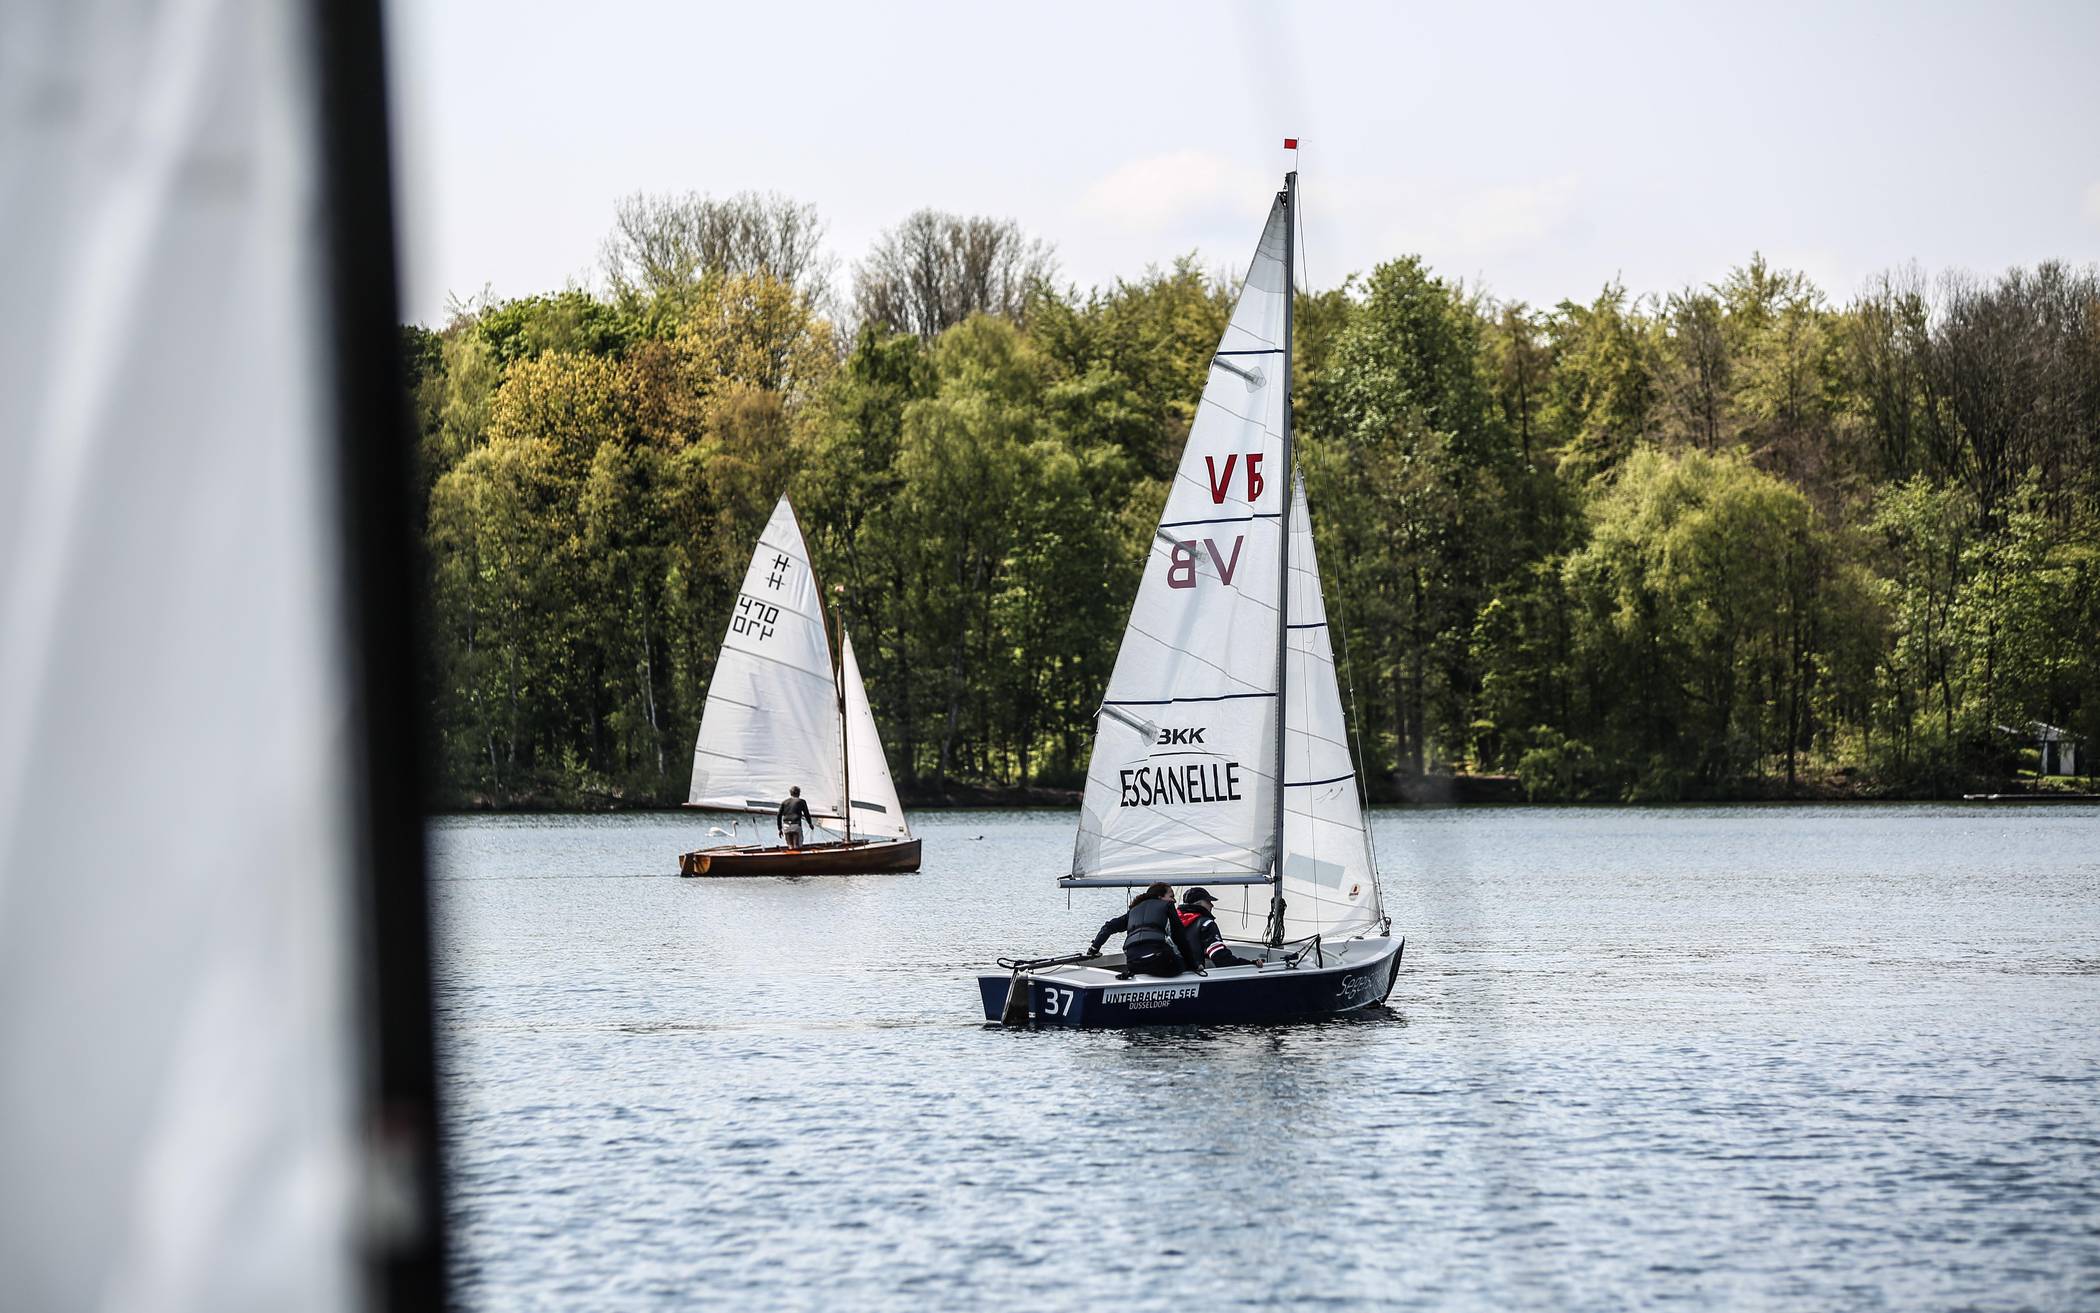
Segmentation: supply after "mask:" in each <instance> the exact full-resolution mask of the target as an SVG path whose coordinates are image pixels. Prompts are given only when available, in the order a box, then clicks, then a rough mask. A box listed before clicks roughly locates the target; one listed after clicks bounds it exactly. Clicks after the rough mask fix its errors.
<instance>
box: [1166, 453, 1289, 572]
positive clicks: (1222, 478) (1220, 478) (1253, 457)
mask: <svg viewBox="0 0 2100 1313" xmlns="http://www.w3.org/2000/svg"><path fill="white" fill-rule="evenodd" d="M1261 458H1262V453H1261V452H1258V451H1250V452H1248V453H1246V456H1245V457H1244V463H1242V457H1241V455H1240V453H1239V452H1236V451H1235V452H1232V453H1231V454H1229V455H1227V456H1226V457H1225V464H1224V466H1223V468H1220V467H1219V465H1218V458H1217V457H1216V456H1205V457H1204V458H1203V468H1204V471H1205V473H1204V479H1205V481H1206V482H1207V483H1208V485H1209V487H1210V500H1211V504H1212V505H1214V506H1223V505H1224V504H1225V498H1226V497H1228V496H1230V495H1231V493H1232V476H1233V474H1234V472H1235V471H1238V472H1239V473H1240V474H1241V475H1242V476H1243V480H1244V481H1243V485H1242V486H1243V487H1245V489H1246V493H1247V504H1248V505H1249V506H1252V505H1253V504H1254V503H1255V502H1257V501H1259V500H1260V499H1261V494H1262V489H1264V488H1266V487H1268V486H1269V481H1268V480H1267V479H1265V478H1263V477H1262V475H1261ZM1199 544H1200V545H1201V547H1202V550H1203V552H1204V553H1206V554H1208V556H1209V558H1210V565H1211V568H1212V569H1213V570H1215V571H1216V572H1217V576H1218V582H1219V583H1221V584H1224V585H1225V586H1226V587H1228V588H1230V587H1231V586H1232V577H1233V575H1235V574H1237V573H1239V568H1240V548H1242V547H1244V546H1246V545H1247V535H1245V534H1243V533H1238V534H1234V535H1233V536H1232V544H1231V548H1230V550H1227V549H1226V548H1225V547H1224V546H1221V545H1220V543H1219V541H1218V540H1217V539H1215V538H1192V539H1190V540H1189V541H1188V542H1185V543H1175V544H1174V550H1173V552H1172V554H1171V556H1170V557H1169V559H1168V562H1167V587H1169V588H1194V587H1195V586H1196V567H1197V566H1198V565H1200V564H1201V563H1202V562H1203V559H1204V558H1203V556H1199V555H1198V554H1197V548H1198V545H1199Z"/></svg>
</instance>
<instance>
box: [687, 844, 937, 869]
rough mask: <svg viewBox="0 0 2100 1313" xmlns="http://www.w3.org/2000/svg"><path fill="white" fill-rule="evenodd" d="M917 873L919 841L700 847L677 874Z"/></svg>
mask: <svg viewBox="0 0 2100 1313" xmlns="http://www.w3.org/2000/svg"><path fill="white" fill-rule="evenodd" d="M918 869H919V841H918V840H917V839H881V840H855V841H854V842H852V843H811V844H804V845H803V846H802V847H800V848H759V847H754V846H751V845H743V846H738V847H729V848H701V849H698V850H697V851H694V852H689V853H685V854H683V855H682V856H680V857H679V859H678V873H679V874H680V875H708V876H734V875H872V874H880V873H882V872H886V871H916V870H918Z"/></svg>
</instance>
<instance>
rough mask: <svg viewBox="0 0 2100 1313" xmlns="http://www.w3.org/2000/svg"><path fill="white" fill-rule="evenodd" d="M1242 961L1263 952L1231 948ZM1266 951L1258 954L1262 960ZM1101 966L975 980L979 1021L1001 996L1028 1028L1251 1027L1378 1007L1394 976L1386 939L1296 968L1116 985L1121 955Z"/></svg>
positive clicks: (999, 1012) (1393, 955) (991, 1015)
mask: <svg viewBox="0 0 2100 1313" xmlns="http://www.w3.org/2000/svg"><path fill="white" fill-rule="evenodd" d="M1233 949H1234V951H1236V952H1239V953H1241V954H1242V955H1246V954H1248V953H1254V952H1264V950H1261V949H1251V948H1248V947H1245V946H1243V945H1240V944H1237V943H1235V944H1234V945H1233ZM1274 951H1275V950H1267V951H1266V952H1265V953H1264V955H1265V956H1266V955H1268V954H1272V953H1274ZM1095 960H1096V961H1098V962H1101V963H1103V964H1104V965H1101V966H1095V965H1092V964H1088V965H1084V966H1076V965H1075V966H1058V967H1052V968H1049V969H1046V970H1039V971H1023V972H1021V973H1020V975H1019V984H1018V986H1016V984H1015V977H1014V976H1013V975H1012V974H1010V973H1006V972H1001V973H999V974H996V975H982V976H979V977H978V978H977V989H978V994H979V998H980V1001H981V1002H982V1003H983V1004H984V1019H985V1020H986V1021H999V1020H1001V1019H1002V1017H1003V1016H1004V1015H1005V1008H1006V1000H1007V992H1008V990H1009V989H1014V988H1018V989H1019V990H1021V991H1022V993H1023V995H1024V996H1025V1000H1026V1004H1027V1015H1028V1021H1029V1022H1030V1023H1031V1024H1033V1025H1036V1026H1075V1027H1080V1028H1084V1029H1088V1030H1099V1029H1115V1028H1122V1027H1127V1026H1175V1025H1259V1024H1262V1023H1266V1022H1277V1021H1302V1020H1307V1019H1311V1018H1317V1017H1334V1016H1341V1015H1343V1014H1344V1013H1349V1012H1356V1011H1360V1010H1362V1009H1364V1008H1367V1007H1372V1006H1375V1005H1377V1004H1379V1003H1383V1002H1384V1001H1385V998H1386V995H1388V994H1390V993H1391V992H1392V989H1393V982H1394V980H1395V979H1397V978H1398V976H1399V973H1400V945H1399V944H1398V943H1396V942H1395V941H1393V940H1391V939H1382V938H1381V939H1358V940H1350V941H1348V942H1346V943H1342V944H1337V945H1335V946H1334V947H1332V948H1329V949H1327V950H1326V951H1325V953H1324V954H1323V955H1321V957H1319V958H1315V957H1312V956H1308V957H1306V958H1304V959H1302V960H1301V961H1300V962H1299V964H1298V965H1296V966H1284V965H1281V964H1280V963H1278V962H1275V961H1270V962H1266V963H1264V964H1263V965H1262V966H1260V967H1258V968H1257V967H1228V968H1224V969H1222V970H1218V971H1212V972H1210V973H1209V974H1207V975H1202V976H1198V975H1195V974H1193V973H1191V974H1186V975H1180V976H1173V977H1169V978H1167V979H1163V980H1162V979H1156V978H1153V977H1150V976H1138V977H1136V978H1134V979H1131V980H1119V979H1117V977H1116V971H1117V969H1118V968H1119V967H1120V966H1121V964H1122V954H1120V953H1117V954H1112V955H1110V956H1108V957H1106V958H1099V959H1095Z"/></svg>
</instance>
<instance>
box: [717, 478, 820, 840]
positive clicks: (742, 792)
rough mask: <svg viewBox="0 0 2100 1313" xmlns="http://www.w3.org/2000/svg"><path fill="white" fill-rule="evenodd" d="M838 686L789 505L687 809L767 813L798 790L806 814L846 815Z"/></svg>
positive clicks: (751, 597) (771, 540)
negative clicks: (834, 680) (840, 750)
mask: <svg viewBox="0 0 2100 1313" xmlns="http://www.w3.org/2000/svg"><path fill="white" fill-rule="evenodd" d="M839 766H840V753H839V713H838V688H837V686H836V685H835V684H834V683H833V682H832V671H831V644H830V641H829V639H828V638H827V637H826V635H825V630H824V611H823V598H822V595H821V594H820V593H819V592H818V589H817V582H816V577H815V574H814V572H813V571H812V570H811V569H810V564H809V548H808V546H807V545H806V544H805V543H804V542H803V540H802V526H801V525H800V524H798V523H796V521H795V509H794V507H792V506H790V505H788V500H787V498H785V497H782V498H781V499H780V504H779V505H778V506H775V507H774V508H773V518H772V519H771V520H769V521H767V523H766V528H765V532H764V533H762V534H760V535H759V538H758V550H757V551H755V552H753V553H752V555H751V568H750V569H749V570H747V571H745V572H744V586H743V590H742V591H741V592H739V593H738V594H737V599H736V606H735V608H734V610H732V611H731V613H730V619H729V633H728V636H727V637H725V638H724V639H723V640H722V654H721V657H720V658H719V659H718V660H717V661H716V663H715V673H714V678H713V679H712V680H710V681H709V683H708V686H707V707H706V709H705V710H704V711H702V712H701V715H700V737H699V740H698V742H697V743H696V744H695V745H694V748H693V787H692V793H691V796H690V797H689V798H688V800H687V801H688V803H689V804H690V805H691V806H695V807H709V808H714V809H716V810H720V811H771V810H773V809H774V808H775V807H777V806H779V804H780V800H781V799H782V798H785V797H787V793H788V789H789V788H791V787H794V786H800V787H801V789H802V796H803V798H804V799H806V800H807V801H808V803H809V809H810V811H811V812H812V813H813V814H815V815H816V816H819V817H825V818H830V819H837V818H838V817H840V816H842V815H843V814H844V811H843V807H842V800H843V797H844V790H843V788H842V786H841V783H840V779H839Z"/></svg>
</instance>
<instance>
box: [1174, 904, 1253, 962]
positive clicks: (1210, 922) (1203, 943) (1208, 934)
mask: <svg viewBox="0 0 2100 1313" xmlns="http://www.w3.org/2000/svg"><path fill="white" fill-rule="evenodd" d="M1216 905H1217V900H1216V899H1214V898H1212V897H1211V895H1210V890H1208V889H1205V888H1202V887H1201V886H1198V887H1197V888H1194V889H1191V890H1189V891H1188V892H1187V893H1185V894H1183V895H1182V896H1181V910H1180V911H1179V912H1177V913H1176V916H1177V917H1178V918H1179V919H1180V921H1181V930H1182V937H1183V939H1184V941H1185V942H1186V943H1187V944H1188V946H1189V948H1190V950H1191V951H1192V952H1193V953H1194V954H1195V955H1196V962H1197V964H1198V965H1199V966H1202V967H1204V968H1205V969H1211V968H1215V967H1244V966H1252V965H1254V959H1253V958H1251V957H1241V956H1240V955H1239V954H1237V953H1235V952H1233V951H1232V950H1231V949H1230V948H1227V947H1226V946H1225V932H1224V931H1222V930H1220V929H1218V921H1217V918H1216V917H1214V916H1212V915H1211V909H1212V908H1213V907H1215V906H1216Z"/></svg>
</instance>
